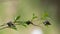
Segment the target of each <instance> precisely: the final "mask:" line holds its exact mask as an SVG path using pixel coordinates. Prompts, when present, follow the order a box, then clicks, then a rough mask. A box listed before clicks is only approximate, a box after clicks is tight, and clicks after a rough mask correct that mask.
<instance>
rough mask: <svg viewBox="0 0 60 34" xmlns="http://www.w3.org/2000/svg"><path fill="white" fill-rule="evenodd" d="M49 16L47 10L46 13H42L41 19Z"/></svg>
mask: <svg viewBox="0 0 60 34" xmlns="http://www.w3.org/2000/svg"><path fill="white" fill-rule="evenodd" d="M47 17H49V15H48V13H47V12H45V13H44V14H43V15H42V17H41V19H42V20H44V19H46V18H47Z"/></svg>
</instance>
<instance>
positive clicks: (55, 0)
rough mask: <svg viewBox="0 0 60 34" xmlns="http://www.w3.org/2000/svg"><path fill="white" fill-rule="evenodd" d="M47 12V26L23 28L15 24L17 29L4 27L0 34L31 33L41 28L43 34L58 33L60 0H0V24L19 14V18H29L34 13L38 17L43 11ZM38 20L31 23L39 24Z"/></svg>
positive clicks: (23, 19) (59, 31)
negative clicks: (49, 23) (48, 23)
mask: <svg viewBox="0 0 60 34" xmlns="http://www.w3.org/2000/svg"><path fill="white" fill-rule="evenodd" d="M45 11H46V12H48V14H49V16H51V17H53V19H50V20H49V21H50V22H51V24H52V25H51V26H50V27H49V28H46V27H45V26H43V25H41V26H43V27H44V28H40V27H36V26H33V25H29V26H27V28H24V27H22V26H17V28H18V30H17V31H16V30H13V29H10V28H6V29H3V30H0V34H32V33H31V32H32V31H33V30H34V29H35V30H36V29H37V30H42V33H43V34H60V1H59V0H0V25H2V24H4V23H7V22H9V21H12V20H13V19H14V18H15V17H16V16H18V15H20V16H21V18H20V20H22V21H26V20H31V18H32V14H33V13H35V14H36V15H37V16H38V17H39V18H40V17H41V16H42V14H43V13H44V12H45ZM38 22H40V21H35V22H33V23H35V24H39V23H38Z"/></svg>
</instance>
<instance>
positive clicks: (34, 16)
mask: <svg viewBox="0 0 60 34" xmlns="http://www.w3.org/2000/svg"><path fill="white" fill-rule="evenodd" d="M35 18H37V16H36V15H35V14H34V13H33V17H32V20H34V19H35ZM32 20H31V21H32Z"/></svg>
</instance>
